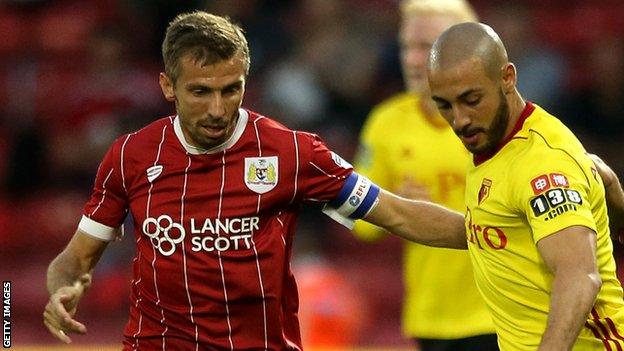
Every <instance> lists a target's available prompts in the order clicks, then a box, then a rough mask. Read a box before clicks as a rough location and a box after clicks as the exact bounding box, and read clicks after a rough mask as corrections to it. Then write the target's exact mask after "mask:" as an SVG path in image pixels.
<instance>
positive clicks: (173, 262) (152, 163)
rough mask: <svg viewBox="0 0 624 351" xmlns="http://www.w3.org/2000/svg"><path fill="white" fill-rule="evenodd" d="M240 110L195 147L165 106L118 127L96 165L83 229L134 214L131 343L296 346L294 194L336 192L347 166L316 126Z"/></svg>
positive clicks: (309, 196) (326, 197)
mask: <svg viewBox="0 0 624 351" xmlns="http://www.w3.org/2000/svg"><path fill="white" fill-rule="evenodd" d="M239 111H240V114H239V116H240V117H239V120H238V122H237V126H236V131H235V132H234V135H233V137H232V138H231V139H230V140H229V141H228V142H226V143H225V145H224V146H223V147H218V148H215V149H212V150H208V151H206V152H194V150H190V149H189V148H188V145H187V146H185V145H186V143H185V140H184V136H183V134H182V133H181V129H180V124H179V121H178V118H177V117H167V118H163V119H160V120H158V121H155V122H153V123H151V124H150V125H148V126H146V127H145V128H143V129H141V130H139V131H137V132H135V133H132V134H128V135H125V136H123V137H121V138H119V139H118V140H117V141H116V142H115V143H114V144H113V145H112V147H111V148H110V149H109V151H108V153H107V154H106V156H105V157H104V160H103V161H102V163H101V165H100V167H99V169H98V174H97V178H96V182H95V187H94V190H93V193H92V196H91V199H90V201H89V202H88V203H87V204H86V206H85V209H84V217H83V218H87V219H86V220H85V219H83V221H82V222H81V229H83V230H86V231H87V232H88V231H89V228H93V227H94V224H95V227H96V231H98V230H100V231H103V232H105V231H106V230H105V229H106V228H111V231H110V233H109V234H110V235H112V233H113V231H112V229H114V228H118V227H119V226H120V225H121V223H122V222H123V221H124V218H125V217H126V214H127V213H130V215H131V217H132V221H133V223H134V234H135V240H136V246H137V254H136V257H135V259H134V262H133V269H134V277H133V278H134V279H133V281H132V287H131V296H130V298H131V309H130V318H129V321H128V323H127V325H126V327H125V329H124V347H125V349H128V350H130V349H137V348H138V349H145V350H147V349H149V350H152V349H161V350H177V349H180V350H181V349H193V350H194V349H200V350H202V349H220V350H221V349H223V350H251V349H254V350H256V349H269V350H284V349H301V340H300V333H299V323H298V320H297V308H298V297H297V288H296V284H295V280H294V278H293V275H292V272H291V269H290V263H289V262H290V256H291V251H292V242H293V234H294V228H295V227H294V226H295V221H296V218H297V213H298V210H299V204H300V203H301V202H302V201H319V202H327V201H330V200H332V199H333V198H334V197H335V196H336V195H337V194H338V193H339V192H340V190H341V188H342V186H343V183H344V182H345V179H346V178H348V177H349V175H350V174H351V173H352V168H351V166H350V165H348V164H347V165H344V164H338V163H337V162H336V160H335V157H334V156H333V155H334V154H333V153H332V152H331V151H330V150H328V148H327V147H326V146H325V144H324V142H323V141H322V140H320V139H319V138H318V137H317V136H315V135H313V134H308V133H303V132H297V131H292V130H289V129H287V128H285V127H284V126H282V125H280V124H279V123H277V122H275V121H273V120H271V119H269V118H266V117H263V116H260V115H258V114H256V113H254V112H250V111H246V110H243V109H241V110H239ZM85 223H86V224H85ZM98 226H99V227H98ZM98 228H99V229H98ZM104 234H105V233H99V235H95V236H97V237H100V238H102V235H104Z"/></svg>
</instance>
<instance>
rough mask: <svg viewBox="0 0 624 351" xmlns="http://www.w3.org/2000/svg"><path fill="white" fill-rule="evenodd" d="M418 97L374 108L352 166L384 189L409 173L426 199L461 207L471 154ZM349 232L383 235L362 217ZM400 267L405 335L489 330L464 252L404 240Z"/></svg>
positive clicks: (434, 335)
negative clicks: (428, 113) (425, 110)
mask: <svg viewBox="0 0 624 351" xmlns="http://www.w3.org/2000/svg"><path fill="white" fill-rule="evenodd" d="M418 99H419V98H418V97H416V96H414V95H413V94H410V93H403V94H399V95H397V96H394V97H392V98H390V99H389V100H387V101H385V102H383V103H382V104H380V105H379V106H377V107H376V108H375V109H374V110H373V111H372V113H371V115H370V116H369V118H368V120H367V122H366V124H365V125H364V129H363V131H362V135H361V145H360V149H359V151H358V156H357V158H356V162H355V169H356V170H357V171H358V173H360V174H363V175H365V176H367V177H369V178H370V179H371V181H373V182H375V183H376V184H378V185H379V186H380V187H382V188H384V189H388V190H390V191H396V190H397V189H398V188H399V187H400V186H401V185H402V184H403V183H404V182H405V181H408V180H409V179H411V180H412V181H414V182H417V183H419V184H421V185H423V186H425V187H426V188H427V189H428V190H429V193H430V195H431V200H432V201H434V202H437V203H440V204H442V205H445V206H447V207H450V208H453V209H455V210H458V211H462V212H463V211H464V210H465V206H464V184H465V183H464V181H465V174H466V170H467V167H468V163H469V161H470V158H469V153H468V151H467V150H466V149H465V148H464V147H463V145H462V144H461V142H460V140H459V138H458V137H457V136H456V135H455V134H454V133H453V131H452V129H451V128H449V126H448V124H447V122H446V121H444V120H443V119H442V117H440V116H436V117H437V118H436V119H434V120H431V119H429V118H427V117H426V116H425V115H424V113H423V112H422V111H421V110H420V109H419V107H418V105H419V100H418ZM355 232H356V234H357V235H358V236H359V237H360V238H363V239H367V240H372V239H376V238H378V237H379V236H380V235H382V234H383V230H382V229H381V228H378V227H376V226H374V225H372V224H369V223H366V222H363V221H357V222H356V225H355ZM403 267H404V268H403V269H404V270H403V274H404V284H405V300H404V304H403V331H404V333H405V335H407V336H409V337H421V338H433V339H458V338H464V337H468V336H473V335H480V334H488V333H494V326H493V324H492V322H491V319H490V316H489V313H488V311H487V308H486V306H485V304H484V302H483V299H482V298H481V296H480V295H479V292H478V290H477V288H476V286H475V282H474V278H473V272H472V267H471V263H470V258H469V255H468V253H467V252H466V251H462V250H451V249H443V248H432V247H427V246H424V245H419V244H414V243H406V244H405V254H404V264H403Z"/></svg>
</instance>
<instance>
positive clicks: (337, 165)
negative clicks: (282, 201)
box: [297, 132, 353, 202]
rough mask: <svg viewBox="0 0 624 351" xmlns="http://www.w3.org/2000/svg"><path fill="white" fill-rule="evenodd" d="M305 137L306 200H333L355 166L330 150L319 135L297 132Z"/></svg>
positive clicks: (303, 164) (303, 166) (304, 182)
mask: <svg viewBox="0 0 624 351" xmlns="http://www.w3.org/2000/svg"><path fill="white" fill-rule="evenodd" d="M297 134H298V135H300V136H301V137H302V138H303V143H302V146H303V147H304V148H305V149H306V150H307V152H304V153H303V155H302V156H303V157H304V159H303V160H302V161H303V162H302V168H303V169H304V173H303V174H304V179H303V184H304V188H303V196H304V200H311V201H321V202H328V201H330V200H333V199H334V198H335V197H336V196H337V195H338V193H339V191H340V190H341V189H342V186H343V184H344V183H345V181H346V179H347V178H348V177H349V175H350V174H351V173H352V172H353V167H352V166H351V164H349V163H348V162H347V161H345V160H344V159H343V158H342V157H340V156H339V155H338V154H336V153H335V152H333V151H331V150H329V148H327V145H325V142H324V141H323V140H321V138H319V137H318V136H317V135H314V134H307V133H299V132H298V133H297Z"/></svg>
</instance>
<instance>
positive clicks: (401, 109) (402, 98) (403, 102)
mask: <svg viewBox="0 0 624 351" xmlns="http://www.w3.org/2000/svg"><path fill="white" fill-rule="evenodd" d="M416 101H417V97H416V96H415V95H414V94H412V93H408V92H402V93H398V94H395V95H393V96H391V97H389V98H387V99H386V100H384V101H382V102H380V103H379V104H377V105H376V106H375V107H373V109H372V110H371V113H370V115H369V119H380V118H383V119H390V118H396V117H400V116H402V115H404V114H405V113H406V112H410V111H413V110H414V106H416Z"/></svg>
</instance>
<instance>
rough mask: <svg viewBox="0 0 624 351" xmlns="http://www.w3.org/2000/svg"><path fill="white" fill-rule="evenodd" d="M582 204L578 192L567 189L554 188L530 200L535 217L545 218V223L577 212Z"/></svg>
mask: <svg viewBox="0 0 624 351" xmlns="http://www.w3.org/2000/svg"><path fill="white" fill-rule="evenodd" d="M582 203H583V199H582V197H581V194H580V193H579V192H578V191H576V190H574V189H566V188H552V189H549V190H548V191H546V192H544V193H542V194H539V195H537V196H535V197H533V198H532V199H531V200H530V205H531V209H532V210H533V214H534V215H535V217H541V216H544V220H545V221H548V220H551V219H553V218H555V217H557V216H559V215H562V214H564V213H566V212H568V211H576V210H577V209H578V205H581V204H582Z"/></svg>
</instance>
